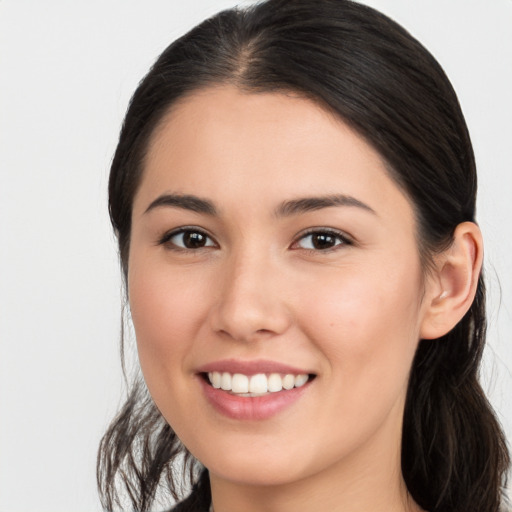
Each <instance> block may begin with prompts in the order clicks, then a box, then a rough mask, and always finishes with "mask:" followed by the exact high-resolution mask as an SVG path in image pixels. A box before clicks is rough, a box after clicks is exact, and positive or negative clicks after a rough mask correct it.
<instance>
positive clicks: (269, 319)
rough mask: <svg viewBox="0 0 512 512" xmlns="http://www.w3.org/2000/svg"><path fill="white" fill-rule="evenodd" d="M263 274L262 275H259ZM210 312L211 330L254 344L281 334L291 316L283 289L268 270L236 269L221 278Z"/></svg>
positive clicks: (287, 325)
mask: <svg viewBox="0 0 512 512" xmlns="http://www.w3.org/2000/svg"><path fill="white" fill-rule="evenodd" d="M262 274H264V275H262ZM222 281H223V282H222V285H221V286H220V293H219V296H218V300H217V303H216V304H215V306H214V307H213V308H212V310H211V315H210V317H211V327H212V329H213V330H214V331H215V332H217V333H219V334H221V335H223V336H227V337H229V338H231V339H233V340H236V341H245V342H250V341H255V340H258V339H263V338H269V337H272V336H276V335H279V334H282V333H284V332H285V331H286V330H287V329H288V327H289V325H290V322H291V314H290V310H289V307H288V305H287V304H286V300H285V298H284V295H283V292H282V287H281V286H280V284H279V282H278V280H276V279H275V278H274V277H273V275H272V274H271V272H270V271H269V268H268V267H267V268H266V271H265V272H263V273H262V272H257V271H256V270H255V269H251V268H247V267H246V268H245V269H244V270H241V269H238V270H236V271H233V272H231V273H228V275H227V276H224V277H223V279H222Z"/></svg>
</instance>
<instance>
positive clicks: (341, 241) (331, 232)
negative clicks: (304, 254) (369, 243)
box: [291, 228, 354, 253]
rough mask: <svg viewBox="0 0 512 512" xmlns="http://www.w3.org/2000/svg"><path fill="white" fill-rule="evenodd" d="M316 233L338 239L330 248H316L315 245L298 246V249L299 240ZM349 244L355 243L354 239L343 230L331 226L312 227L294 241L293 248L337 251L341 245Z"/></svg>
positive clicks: (311, 250)
mask: <svg viewBox="0 0 512 512" xmlns="http://www.w3.org/2000/svg"><path fill="white" fill-rule="evenodd" d="M314 235H322V236H327V237H329V238H332V239H334V240H335V241H336V243H335V245H333V246H332V247H328V248H324V249H319V248H315V247H298V248H297V249H296V246H297V245H298V244H299V242H300V241H301V240H305V239H306V238H308V237H312V236H314ZM312 245H313V244H312ZM349 245H354V242H353V240H352V239H351V238H349V237H348V236H347V235H346V234H345V233H343V232H341V231H338V230H335V229H330V228H311V229H308V230H307V231H305V232H303V233H301V234H300V236H299V237H298V238H297V240H296V241H295V242H293V244H292V246H291V248H292V249H296V250H298V249H303V250H306V251H310V252H323V253H326V252H331V251H336V250H338V249H339V248H340V247H341V246H349Z"/></svg>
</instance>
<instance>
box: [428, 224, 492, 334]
mask: <svg viewBox="0 0 512 512" xmlns="http://www.w3.org/2000/svg"><path fill="white" fill-rule="evenodd" d="M482 260H483V242H482V234H481V232H480V229H479V227H478V226H477V225H476V224H475V223H473V222H463V223H462V224H459V225H458V226H457V228H456V229H455V232H454V235H453V242H452V244H451V245H450V247H449V248H448V249H446V250H445V251H443V252H442V253H441V254H439V255H437V256H436V258H435V269H434V271H433V273H432V275H431V276H429V278H428V279H427V284H426V293H425V297H424V302H423V304H424V307H425V308H426V310H425V314H424V316H423V319H422V324H421V330H420V336H421V338H423V339H435V338H439V337H441V336H443V335H445V334H446V333H448V332H449V331H450V330H451V329H453V328H454V327H455V326H456V325H457V323H458V322H459V321H460V320H461V319H462V317H463V316H464V315H465V314H466V312H467V311H468V309H469V308H470V307H471V304H472V303H473V299H474V298H475V293H476V288H477V285H478V277H479V276H480V271H481V268H482Z"/></svg>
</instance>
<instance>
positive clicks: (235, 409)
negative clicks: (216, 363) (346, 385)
mask: <svg viewBox="0 0 512 512" xmlns="http://www.w3.org/2000/svg"><path fill="white" fill-rule="evenodd" d="M198 380H199V382H200V384H201V387H202V389H203V393H204V395H205V397H206V399H207V400H208V402H209V403H210V404H211V405H212V406H213V407H214V409H215V410H216V411H217V412H219V413H221V414H222V415H224V416H227V417H228V418H231V419H234V420H239V421H261V420H266V419H269V418H271V417H272V416H275V415H277V414H278V413H280V412H281V411H283V410H284V409H287V408H288V407H290V406H292V405H293V404H294V403H295V402H297V401H298V400H299V399H300V397H301V396H302V395H303V394H304V393H305V392H306V390H307V389H308V388H309V386H310V384H311V380H310V381H308V382H306V384H304V386H302V387H300V388H293V389H290V390H288V391H279V392H277V393H269V394H268V395H263V396H254V397H249V396H238V395H233V394H231V393H229V392H227V391H223V390H222V389H216V388H214V387H213V386H210V384H208V382H206V380H205V379H204V378H202V377H199V379H198Z"/></svg>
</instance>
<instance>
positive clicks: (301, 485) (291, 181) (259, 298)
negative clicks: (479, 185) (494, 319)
mask: <svg viewBox="0 0 512 512" xmlns="http://www.w3.org/2000/svg"><path fill="white" fill-rule="evenodd" d="M109 193H110V213H111V218H112V222H113V226H114V229H115V232H116V235H117V237H118V241H119V250H120V257H121V262H122V268H123V273H124V277H125V282H126V286H127V294H128V298H129V303H130V312H131V316H132V319H133V324H134V328H135V333H136V338H137V345H138V352H139V359H140V363H141V369H142V373H143V375H144V381H145V382H143V381H142V380H138V381H136V382H135V383H134V384H133V386H132V389H131V393H130V396H129V398H128V400H127V402H126V403H125V405H124V407H123V409H122V411H121V412H120V414H119V415H118V417H117V418H116V419H115V420H114V422H113V423H112V425H111V427H110V429H109V431H108V432H107V433H106V434H105V437H104V439H103V441H102V445H101V448H100V454H99V459H98V471H99V472H98V475H99V484H100V491H101V493H102V499H103V504H104V506H105V507H106V508H107V509H109V510H110V509H112V508H113V507H114V505H115V504H116V503H117V504H119V495H118V494H117V491H116V488H115V484H116V480H119V479H120V480H121V484H122V485H121V487H124V490H125V491H126V492H127V493H128V496H129V497H130V499H131V502H132V506H133V507H134V508H135V509H136V510H149V509H150V507H151V504H152V502H153V500H154V496H155V493H156V491H157V488H158V486H159V484H161V485H162V486H163V487H164V488H165V489H167V490H168V491H169V492H170V493H171V494H172V495H173V496H174V498H176V499H179V498H180V495H179V494H180V493H179V490H180V485H181V475H180V472H179V471H177V469H179V468H180V467H181V466H180V463H181V462H182V461H183V460H184V463H185V468H186V469H188V471H189V477H190V482H191V483H193V484H194V487H193V489H192V492H191V493H190V495H189V496H188V497H187V498H186V499H185V500H184V501H182V502H181V503H180V504H179V505H178V506H177V508H176V510H190V511H196V510H197V511H206V510H208V509H209V508H210V507H211V509H212V510H215V511H216V512H228V511H239V510H247V511H250V510H255V511H256V510H272V511H280V512H285V511H288V510H294V511H298V510H311V509H312V508H313V507H315V506H319V507H321V508H322V509H324V510H332V511H337V510H343V511H345V512H346V511H355V510H372V511H378V510H383V511H388V510H397V511H398V510H400V511H416V510H427V511H430V512H434V511H447V512H448V511H449V512H456V511H461V512H462V511H464V512H469V511H475V512H477V511H478V512H484V511H489V512H491V511H496V510H498V507H499V505H500V502H501V501H502V491H501V489H502V486H503V484H504V480H505V474H506V470H507V468H508V465H509V458H508V453H507V449H506V445H505V441H504V438H503V434H502V433H501V430H500V427H499V424H498V423H497V421H496V418H495V416H494V413H493V411H492V409H491V408H490V406H489V404H488V402H487V400H486V398H485V396H484V394H483V392H482V390H481V388H480V386H479V384H478V380H477V374H478V368H479V363H480V359H481V354H482V349H483V345H484V341H485V310H484V285H483V281H482V276H481V264H482V251H483V249H482V240H481V235H480V231H479V229H478V227H477V225H476V224H475V219H474V211H475V194H476V174H475V164H474V157H473V152H472V148H471V143H470V139H469V135H468V133H467V128H466V125H465V122H464V119H463V116H462V113H461V111H460V107H459V105H458V102H457V99H456V96H455V93H454V92H453V89H452V87H451V85H450V83H449V81H448V79H447V78H446V76H445V75H444V73H443V71H442V70H441V68H440V67H439V65H438V64H437V62H436V61H435V60H434V59H433V57H432V56H431V55H430V54H429V53H428V52H427V51H426V50H425V49H424V48H423V47H422V46H421V45H420V44H419V43H418V42H417V41H416V40H415V39H413V38H412V37H411V36H410V35H409V34H408V33H407V32H405V31H404V30H403V29H402V28H401V27H399V26H398V25H397V24H396V23H394V22H392V21H391V20H389V19H388V18H386V17H385V16H383V15H381V14H379V13H378V12H376V11H374V10H372V9H369V8H367V7H363V6H361V5H358V4H355V3H353V2H349V1H345V0H322V1H317V0H296V1H293V2H289V1H286V0H269V1H267V2H265V3H262V4H258V5H256V6H254V7H252V8H248V9H247V10H230V11H225V12H223V13H220V14H218V15H217V16H215V17H213V18H212V19H210V20H207V21H206V22H204V23H202V24H201V25H199V26H198V27H196V28H195V29H193V30H192V31H191V32H190V33H188V34H186V35H185V36H184V37H182V38H181V39H179V40H178V41H176V42H175V43H173V44H172V45H171V46H170V47H169V48H168V49H167V50H165V51H164V53H163V54H162V55H161V56H160V58H159V59H158V61H157V62H156V64H155V65H154V67H153V68H152V69H151V71H150V72H149V73H148V75H147V76H146V78H145V79H144V80H143V81H142V83H141V84H140V86H139V88H138V89H137V91H136V92H135V95H134V97H133V99H132V102H131V105H130V107H129V109H128V112H127V115H126V119H125V123H124V126H123V129H122V132H121V136H120V140H119V144H118V147H117V151H116V154H115V157H114V161H113V164H112V169H111V175H110V183H109ZM146 386H147V387H146ZM148 392H149V393H148ZM183 458H184V459H183Z"/></svg>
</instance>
